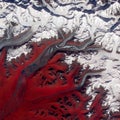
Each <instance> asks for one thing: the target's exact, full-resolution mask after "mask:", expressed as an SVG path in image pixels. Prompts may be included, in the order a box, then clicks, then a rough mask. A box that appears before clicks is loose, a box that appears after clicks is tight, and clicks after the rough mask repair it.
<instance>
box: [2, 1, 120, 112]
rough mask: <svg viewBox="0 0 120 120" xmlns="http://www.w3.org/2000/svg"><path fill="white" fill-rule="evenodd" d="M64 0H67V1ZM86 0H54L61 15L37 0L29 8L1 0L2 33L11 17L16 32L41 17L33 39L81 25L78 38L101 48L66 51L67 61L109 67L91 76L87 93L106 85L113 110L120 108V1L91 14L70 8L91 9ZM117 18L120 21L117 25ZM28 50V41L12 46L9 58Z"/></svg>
mask: <svg viewBox="0 0 120 120" xmlns="http://www.w3.org/2000/svg"><path fill="white" fill-rule="evenodd" d="M59 1H62V0H59ZM62 2H63V3H66V2H65V1H62ZM70 2H71V1H70V0H68V1H67V3H70ZM74 2H79V0H76V1H75V0H74ZM86 2H87V1H86ZM86 2H84V1H82V0H80V3H81V4H76V5H74V4H70V5H68V6H59V5H58V4H57V3H55V2H51V5H52V6H53V8H54V10H55V13H58V14H59V16H56V15H54V14H52V13H50V12H48V11H47V10H46V9H41V8H40V10H35V9H34V8H33V7H32V5H33V3H34V4H35V1H34V0H33V1H31V3H32V4H30V5H29V6H28V7H27V8H24V7H21V6H18V5H16V4H14V3H7V2H0V36H1V37H2V36H3V35H4V30H5V29H6V27H7V26H8V24H9V21H13V22H16V23H17V24H18V25H17V26H15V29H14V34H15V35H17V34H19V33H20V32H21V31H23V30H24V29H25V27H26V26H31V25H33V23H34V22H36V21H39V22H38V23H39V26H40V27H38V29H36V31H35V34H34V36H33V38H32V39H31V41H35V42H36V41H42V39H44V38H47V39H49V38H52V37H56V38H57V37H58V30H59V29H63V31H65V32H66V33H68V32H69V31H73V29H74V28H75V27H78V31H77V32H76V35H75V41H79V42H82V41H84V40H86V39H87V38H91V39H92V40H93V41H95V44H96V45H101V50H98V51H97V52H91V54H90V53H86V54H84V53H82V52H80V53H79V54H78V55H75V54H72V55H66V59H65V61H66V63H68V64H72V61H75V60H77V61H78V63H80V64H84V65H85V66H87V65H90V68H91V69H99V68H105V69H106V70H105V71H104V72H102V73H101V77H100V78H95V77H92V78H91V79H90V81H91V85H90V86H89V87H88V89H87V94H92V95H93V97H94V96H95V93H94V92H93V91H94V89H95V88H98V87H99V86H100V85H101V86H103V87H104V88H105V89H107V90H108V95H107V98H106V101H105V103H104V104H108V105H110V109H109V111H118V110H119V106H120V54H119V53H120V24H119V18H120V16H119V15H116V14H117V12H119V13H120V3H118V2H117V1H116V2H114V4H112V5H111V6H110V7H108V8H107V9H105V10H96V12H95V13H91V14H90V13H89V12H84V10H81V11H80V10H77V9H75V10H71V11H69V9H71V8H75V7H76V8H80V7H81V6H83V8H84V7H86V10H91V9H92V5H91V4H89V5H88V6H87V4H86ZM21 4H22V3H21ZM97 4H98V3H97ZM101 4H102V3H101ZM11 5H13V6H11ZM7 6H10V7H11V9H8V8H7ZM13 8H14V9H13ZM84 9H85V8H84ZM69 14H72V15H74V17H73V18H71V19H67V18H66V17H64V16H66V15H67V16H69ZM62 15H64V16H62ZM116 22H118V24H117V25H116ZM28 52H30V49H28V48H27V47H26V44H25V45H23V46H20V47H17V48H16V49H13V48H9V50H8V54H7V60H9V61H10V60H11V59H13V58H16V57H18V56H20V55H21V54H22V53H25V54H27V53H28Z"/></svg>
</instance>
